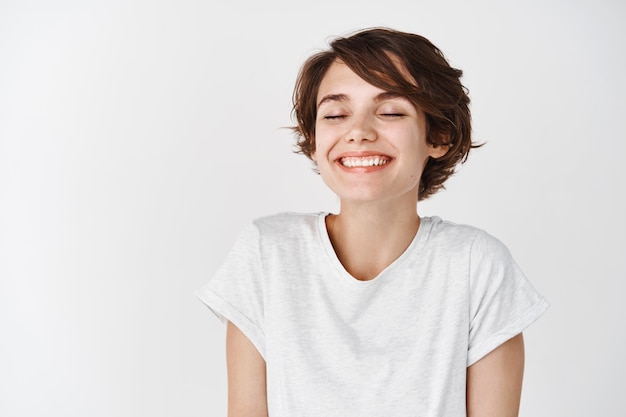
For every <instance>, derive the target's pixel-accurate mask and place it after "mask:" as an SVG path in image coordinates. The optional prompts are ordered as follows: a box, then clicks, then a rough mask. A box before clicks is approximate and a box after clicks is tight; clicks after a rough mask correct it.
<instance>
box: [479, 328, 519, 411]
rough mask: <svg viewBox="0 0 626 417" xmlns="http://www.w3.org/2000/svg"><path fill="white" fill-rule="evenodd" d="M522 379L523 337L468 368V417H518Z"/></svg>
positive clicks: (504, 344)
mask: <svg viewBox="0 0 626 417" xmlns="http://www.w3.org/2000/svg"><path fill="white" fill-rule="evenodd" d="M523 375H524V339H523V336H522V334H521V333H520V334H519V335H517V336H515V337H513V338H511V339H510V340H508V341H507V342H505V343H503V344H502V345H500V346H499V347H497V348H496V349H495V350H493V351H492V352H491V353H489V354H488V355H487V356H485V357H484V358H482V359H481V360H479V361H478V362H476V363H475V364H473V365H472V366H470V367H469V368H467V415H468V417H517V415H518V413H519V404H520V397H521V393H522V379H523Z"/></svg>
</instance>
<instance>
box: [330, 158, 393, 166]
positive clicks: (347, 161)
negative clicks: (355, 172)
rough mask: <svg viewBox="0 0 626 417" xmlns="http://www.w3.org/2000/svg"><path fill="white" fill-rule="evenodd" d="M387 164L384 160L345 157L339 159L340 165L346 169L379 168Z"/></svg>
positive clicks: (386, 160)
mask: <svg viewBox="0 0 626 417" xmlns="http://www.w3.org/2000/svg"><path fill="white" fill-rule="evenodd" d="M388 162H389V160H388V159H386V158H381V157H379V156H376V157H362V158H361V157H346V158H341V164H342V165H343V166H345V167H348V168H353V167H372V166H381V165H385V164H387V163H388Z"/></svg>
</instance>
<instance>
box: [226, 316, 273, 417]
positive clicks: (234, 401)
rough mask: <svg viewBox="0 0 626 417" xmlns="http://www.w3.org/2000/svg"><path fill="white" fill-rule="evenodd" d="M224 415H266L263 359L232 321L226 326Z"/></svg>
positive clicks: (230, 416) (235, 416)
mask: <svg viewBox="0 0 626 417" xmlns="http://www.w3.org/2000/svg"><path fill="white" fill-rule="evenodd" d="M226 368H227V372H228V417H267V392H266V384H265V361H264V360H263V357H262V356H261V355H260V354H259V352H258V351H257V349H256V348H255V347H254V345H253V344H252V342H250V340H249V339H248V338H247V337H246V336H245V335H244V334H243V333H242V332H241V330H239V329H238V328H237V327H236V326H235V325H234V324H232V323H230V322H228V325H227V328H226Z"/></svg>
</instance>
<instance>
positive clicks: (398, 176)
mask: <svg viewBox="0 0 626 417" xmlns="http://www.w3.org/2000/svg"><path fill="white" fill-rule="evenodd" d="M317 104H318V118H317V121H316V137H315V140H316V151H315V153H314V154H313V159H314V160H315V161H316V162H317V165H318V168H319V171H320V174H321V176H322V179H323V180H324V182H325V183H326V184H327V185H328V187H329V188H330V189H332V190H333V191H334V192H335V193H336V194H337V195H338V196H339V198H340V201H341V211H340V212H339V213H338V214H336V215H329V216H327V218H326V226H327V229H328V233H329V236H330V238H331V242H332V244H333V247H334V249H335V251H336V253H337V256H338V258H339V259H340V260H341V263H342V264H343V266H344V268H345V269H346V270H347V271H348V272H349V273H350V274H351V275H352V276H353V277H354V278H355V279H358V280H370V279H374V278H376V277H377V276H378V274H379V273H380V272H381V271H382V270H383V269H385V268H386V267H387V266H389V265H390V264H391V263H392V262H394V261H395V260H396V259H397V258H398V257H399V256H400V255H401V254H402V253H403V252H404V251H405V250H406V248H407V247H408V246H409V244H410V242H411V241H412V240H413V238H414V236H415V234H416V233H417V230H418V228H419V225H420V218H419V216H418V214H417V211H416V203H417V201H418V186H419V180H420V177H421V173H422V171H423V169H424V165H425V164H426V162H427V160H428V158H431V157H432V158H437V157H440V156H443V155H444V154H445V153H446V151H447V148H446V147H441V146H433V145H430V144H428V143H427V141H426V130H427V126H426V120H425V117H424V113H423V112H422V111H421V110H419V109H416V108H415V107H414V106H413V105H412V104H411V103H410V102H409V101H408V100H406V99H405V98H403V97H398V96H393V95H390V94H388V93H387V92H385V91H383V90H381V89H379V88H377V87H375V86H373V85H371V84H368V83H367V82H366V81H364V80H363V79H361V78H360V77H359V76H357V75H356V74H355V73H354V72H352V70H350V69H349V67H347V66H346V65H345V64H343V63H342V62H335V63H333V64H332V65H331V66H330V68H329V69H328V71H327V73H326V75H325V76H324V78H323V80H322V82H321V84H320V88H319V92H318V96H317ZM363 160H367V161H370V160H371V161H376V162H378V163H379V165H378V166H369V165H368V166H346V165H354V164H355V161H356V162H357V163H356V164H357V165H363V163H362V162H360V161H363ZM381 161H382V163H381ZM390 213H393V215H390ZM372 236H376V239H372ZM227 368H228V380H229V414H228V415H229V417H239V416H242V417H243V416H246V417H256V416H267V395H266V382H265V381H266V380H265V369H266V368H265V362H264V361H263V358H262V357H261V355H259V353H258V352H257V351H256V349H255V348H254V346H253V345H252V343H250V341H249V340H248V339H247V338H246V337H245V336H244V335H243V334H242V333H241V332H240V331H239V330H238V329H237V328H236V327H235V326H234V325H232V324H229V325H228V330H227ZM523 368H524V343H523V338H522V335H521V334H520V335H518V336H516V337H514V338H512V339H511V340H509V341H508V342H506V343H504V344H502V345H501V346H499V347H498V348H496V349H495V350H494V351H492V352H491V353H490V354H488V355H487V356H485V357H484V358H483V359H481V360H480V361H478V362H477V363H475V364H474V365H472V366H471V367H469V368H468V369H467V410H468V416H470V417H496V416H497V417H514V416H517V415H518V409H519V402H520V394H521V387H522V376H523Z"/></svg>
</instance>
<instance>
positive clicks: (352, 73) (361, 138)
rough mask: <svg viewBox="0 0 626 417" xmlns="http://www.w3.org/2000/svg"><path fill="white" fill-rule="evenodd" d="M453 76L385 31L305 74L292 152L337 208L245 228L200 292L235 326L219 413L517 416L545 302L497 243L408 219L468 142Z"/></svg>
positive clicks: (341, 49) (403, 36) (432, 220)
mask: <svg viewBox="0 0 626 417" xmlns="http://www.w3.org/2000/svg"><path fill="white" fill-rule="evenodd" d="M460 76H461V71H459V70H457V69H454V68H451V67H450V66H449V64H448V63H447V61H446V60H445V58H444V56H443V54H442V53H441V52H440V50H439V49H437V48H436V47H435V46H434V45H433V44H432V43H431V42H429V41H428V40H427V39H425V38H423V37H421V36H418V35H415V34H410V33H404V32H399V31H395V30H390V29H383V28H376V29H369V30H364V31H360V32H357V33H355V34H353V35H352V36H349V37H346V38H339V39H336V40H335V41H333V42H332V43H331V45H330V49H329V50H328V51H325V52H321V53H319V54H316V55H314V56H312V57H311V58H309V59H308V60H307V62H306V63H305V64H304V66H303V67H302V70H301V73H300V75H299V78H298V82H297V84H296V88H295V93H294V113H295V116H296V118H297V123H298V125H297V127H296V128H295V131H296V133H297V135H298V145H299V147H300V150H301V152H302V153H303V154H304V155H306V156H308V157H309V158H311V159H312V160H313V161H314V162H315V164H316V166H317V168H318V169H319V173H320V174H321V177H322V179H323V180H324V182H325V183H326V184H327V185H328V187H330V189H332V190H333V191H334V192H335V193H336V194H337V195H338V196H339V198H340V203H341V205H340V207H341V208H340V211H339V213H336V214H330V213H315V214H295V213H281V214H277V215H274V216H269V217H265V218H261V219H257V220H255V221H254V222H252V224H250V226H249V227H248V228H246V229H245V230H244V231H243V232H242V234H241V235H240V237H239V239H238V241H237V243H236V244H235V246H234V248H233V249H232V251H231V252H230V254H229V256H228V258H227V259H226V261H225V262H224V264H223V266H222V267H221V268H220V270H219V271H218V272H217V273H216V275H215V276H214V277H213V279H212V280H211V281H210V282H209V283H208V284H207V286H205V287H204V288H203V289H202V290H201V291H200V292H199V296H200V298H201V299H202V300H203V301H204V302H205V303H206V304H207V305H208V306H209V307H210V308H211V309H212V310H213V311H214V312H215V313H216V314H217V315H218V316H220V317H222V318H223V319H224V320H226V321H228V325H227V368H228V392H229V403H228V404H229V416H233V417H234V416H245V417H253V416H268V415H269V416H271V417H281V416H285V417H287V416H289V417H294V416H320V417H330V416H341V417H346V416H358V417H365V416H377V417H383V416H384V417H400V416H442V417H444V416H445V417H454V416H468V415H469V416H480V417H490V416H493V417H496V416H497V417H506V416H516V415H517V413H518V408H519V401H520V393H521V386H522V375H523V367H524V345H523V339H522V331H523V330H524V328H526V327H527V326H528V325H530V324H531V323H532V322H533V321H535V320H536V319H537V318H538V317H539V316H540V315H541V314H542V313H543V312H544V311H545V309H546V308H547V306H548V303H547V302H546V301H545V300H544V299H543V298H542V297H541V296H540V295H539V294H538V293H537V292H536V291H535V290H534V289H533V287H532V286H531V284H530V283H529V282H528V281H527V279H526V278H525V277H524V275H523V273H522V272H521V271H520V269H519V268H518V266H517V265H516V264H515V262H514V261H513V259H512V258H511V256H510V254H509V252H508V251H507V249H506V248H505V247H504V246H503V245H502V243H500V242H499V241H498V240H497V239H495V238H494V237H492V236H490V235H489V234H487V233H485V232H483V231H481V230H479V229H476V228H473V227H470V226H464V225H457V224H454V223H451V222H447V221H443V220H441V219H440V218H437V217H429V218H421V217H420V216H419V215H418V213H417V210H416V205H417V202H418V201H419V200H422V199H424V198H426V197H428V196H430V195H432V194H433V193H435V192H436V191H437V190H439V189H440V188H441V187H442V185H443V183H444V182H445V180H446V179H447V178H448V177H449V176H450V175H451V174H452V173H453V172H454V169H455V167H456V165H457V164H459V163H460V162H462V161H464V160H465V159H466V158H467V155H468V153H469V151H470V149H471V148H472V147H473V146H474V145H473V144H472V141H471V128H470V112H469V108H468V104H469V98H468V96H467V94H466V90H465V89H464V87H463V86H462V84H461V82H460Z"/></svg>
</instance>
